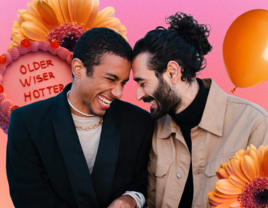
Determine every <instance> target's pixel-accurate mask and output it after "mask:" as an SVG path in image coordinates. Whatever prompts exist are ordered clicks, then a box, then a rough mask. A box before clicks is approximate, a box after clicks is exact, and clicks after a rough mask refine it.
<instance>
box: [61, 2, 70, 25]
mask: <svg viewBox="0 0 268 208" xmlns="http://www.w3.org/2000/svg"><path fill="white" fill-rule="evenodd" d="M59 3H60V8H61V12H62V15H63V17H64V20H65V22H71V18H70V15H69V9H68V1H67V0H59Z"/></svg>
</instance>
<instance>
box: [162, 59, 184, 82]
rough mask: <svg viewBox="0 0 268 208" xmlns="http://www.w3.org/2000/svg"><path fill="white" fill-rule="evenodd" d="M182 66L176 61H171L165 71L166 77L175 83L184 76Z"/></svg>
mask: <svg viewBox="0 0 268 208" xmlns="http://www.w3.org/2000/svg"><path fill="white" fill-rule="evenodd" d="M181 72H182V67H181V66H180V65H179V64H178V63H177V62H176V61H169V62H168V64H167V70H166V72H165V74H166V77H167V78H168V79H169V80H170V82H172V83H175V82H177V81H178V79H181V76H182V73H181Z"/></svg>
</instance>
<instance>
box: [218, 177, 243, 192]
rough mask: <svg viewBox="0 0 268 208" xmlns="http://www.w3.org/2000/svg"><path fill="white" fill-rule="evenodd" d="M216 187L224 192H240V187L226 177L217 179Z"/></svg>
mask: <svg viewBox="0 0 268 208" xmlns="http://www.w3.org/2000/svg"><path fill="white" fill-rule="evenodd" d="M216 189H217V190H218V191H220V192H222V193H224V194H230V195H234V194H242V189H241V188H238V187H237V186H235V185H233V184H232V183H231V182H230V181H229V180H228V179H222V180H219V181H218V182H217V183H216Z"/></svg>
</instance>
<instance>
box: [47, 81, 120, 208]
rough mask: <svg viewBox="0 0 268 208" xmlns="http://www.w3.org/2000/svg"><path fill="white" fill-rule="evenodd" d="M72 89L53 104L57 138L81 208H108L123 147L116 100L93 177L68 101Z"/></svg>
mask: <svg viewBox="0 0 268 208" xmlns="http://www.w3.org/2000/svg"><path fill="white" fill-rule="evenodd" d="M70 89H71V84H69V85H67V86H66V87H65V88H64V90H63V91H62V92H61V93H60V94H59V95H57V96H56V98H55V100H54V103H53V108H52V120H53V126H54V130H55V135H56V139H57V142H58V145H59V148H60V151H61V153H62V155H63V159H64V162H65V166H66V170H67V172H68V175H69V180H70V183H71V187H72V190H73V193H74V196H75V200H76V203H77V205H78V207H79V208H86V207H92V208H99V207H105V206H106V203H107V201H108V199H109V196H110V190H111V187H112V182H113V178H114V172H115V167H116V163H117V156H118V152H119V145H120V132H121V125H120V124H121V123H120V122H121V119H120V117H119V113H118V107H117V105H116V103H115V101H114V102H112V104H111V106H110V108H109V109H108V110H107V111H106V113H105V115H104V119H103V124H102V132H101V138H100V144H99V148H98V151H97V156H96V159H95V164H94V167H93V172H92V174H91V175H90V172H89V169H88V166H87V163H86V159H85V156H84V153H83V150H82V147H81V144H80V141H79V138H78V135H77V132H76V129H75V125H74V122H73V118H72V116H71V110H70V106H69V104H68V102H67V92H68V91H69V90H70ZM106 207H107V206H106Z"/></svg>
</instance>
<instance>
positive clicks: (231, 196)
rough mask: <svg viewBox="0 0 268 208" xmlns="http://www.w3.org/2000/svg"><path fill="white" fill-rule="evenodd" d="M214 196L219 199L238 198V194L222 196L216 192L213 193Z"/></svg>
mask: <svg viewBox="0 0 268 208" xmlns="http://www.w3.org/2000/svg"><path fill="white" fill-rule="evenodd" d="M214 195H216V196H218V197H221V198H237V197H238V196H239V195H238V194H234V195H230V194H224V193H222V192H220V191H218V190H215V191H214Z"/></svg>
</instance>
